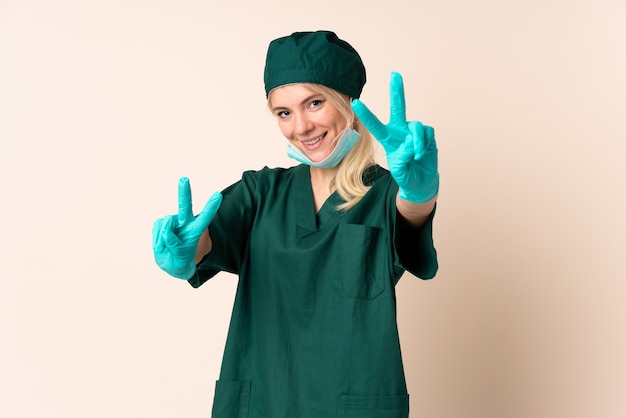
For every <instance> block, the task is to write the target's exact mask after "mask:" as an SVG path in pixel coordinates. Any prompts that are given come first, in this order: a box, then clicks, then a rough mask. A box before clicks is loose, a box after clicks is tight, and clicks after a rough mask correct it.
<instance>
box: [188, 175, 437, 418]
mask: <svg viewBox="0 0 626 418" xmlns="http://www.w3.org/2000/svg"><path fill="white" fill-rule="evenodd" d="M364 180H365V183H366V184H368V185H371V189H370V190H369V191H368V193H367V194H366V195H365V196H364V197H363V199H362V200H361V201H360V202H359V203H358V204H357V205H356V206H354V207H353V208H352V209H350V210H349V211H339V210H337V209H336V206H337V205H338V204H339V203H341V202H343V200H342V199H341V197H340V196H339V195H338V193H336V192H335V193H334V194H332V195H331V196H330V197H329V198H328V200H327V201H326V202H325V203H324V205H323V206H322V208H321V209H320V210H319V212H318V213H317V214H316V213H315V207H314V202H313V191H312V187H311V178H310V171H309V167H308V166H306V165H299V166H296V167H292V168H288V169H283V168H280V169H269V168H267V167H266V168H264V169H262V170H260V171H250V172H246V173H244V174H243V177H242V179H241V180H240V181H239V182H237V183H235V184H234V185H232V186H231V187H229V188H227V189H226V190H224V192H223V196H224V198H223V201H222V205H221V207H220V209H219V211H218V213H217V215H216V217H215V218H214V220H213V222H212V223H211V225H210V226H209V230H210V233H211V238H212V241H213V248H212V250H211V252H210V253H209V254H208V255H207V256H206V257H205V258H204V259H203V260H202V261H201V262H200V263H199V264H198V268H197V273H196V275H195V277H193V278H192V279H190V280H189V282H190V284H191V285H192V286H194V287H199V286H200V285H202V284H203V283H204V282H206V281H207V280H208V279H210V278H211V277H213V276H214V275H215V274H217V273H218V272H219V271H226V272H231V273H234V274H237V275H238V276H239V283H238V287H237V293H236V297H235V302H234V307H233V312H232V317H231V323H230V328H229V332H228V337H227V341H226V347H225V350H224V357H223V362H222V368H221V372H220V378H219V380H218V381H217V383H216V388H215V397H214V403H213V415H212V416H213V418H235V417H237V418H287V417H288V418H331V417H332V418H336V417H340V418H370V417H371V418H374V417H375V418H405V417H407V416H408V409H409V400H408V394H407V389H406V383H405V377H404V370H403V366H402V358H401V353H400V342H399V338H398V331H397V324H396V299H395V292H394V287H395V285H396V283H397V282H398V280H399V279H400V277H401V276H402V274H403V273H404V271H405V270H409V271H410V272H411V273H412V274H414V275H416V276H418V277H420V278H422V279H430V278H432V277H433V276H434V275H435V273H436V271H437V255H436V251H435V248H434V246H433V240H432V216H433V215H434V213H433V215H431V217H430V218H429V220H428V222H427V223H426V225H425V226H424V227H422V228H420V229H419V230H412V229H410V228H408V227H406V226H405V227H401V223H402V222H401V221H400V220H399V219H397V215H396V205H395V202H396V194H397V192H398V186H397V185H396V183H395V182H394V181H393V179H392V177H391V176H390V175H389V172H388V171H387V170H385V169H383V168H382V167H379V166H373V167H371V168H369V169H368V170H367V171H366V172H365V174H364Z"/></svg>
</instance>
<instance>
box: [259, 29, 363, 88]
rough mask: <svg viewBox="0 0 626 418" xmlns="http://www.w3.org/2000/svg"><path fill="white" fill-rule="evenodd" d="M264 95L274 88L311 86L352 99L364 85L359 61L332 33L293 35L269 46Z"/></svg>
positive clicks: (355, 53) (320, 32) (299, 33)
mask: <svg viewBox="0 0 626 418" xmlns="http://www.w3.org/2000/svg"><path fill="white" fill-rule="evenodd" d="M264 80H265V95H266V96H268V95H269V94H270V91H272V90H273V89H275V88H276V87H280V86H284V85H285V84H293V83H315V84H321V85H323V86H326V87H330V88H332V89H334V90H337V91H339V92H340V93H344V94H347V95H348V96H350V97H351V98H353V99H356V98H358V97H359V96H360V95H361V91H362V90H363V86H364V85H365V67H364V66H363V61H361V57H360V56H359V54H358V53H357V52H356V50H355V49H354V48H352V46H350V44H349V43H347V42H346V41H343V40H341V39H339V38H338V37H337V35H335V34H334V33H333V32H329V31H317V32H295V33H292V34H291V35H289V36H285V37H282V38H278V39H274V40H273V41H272V42H270V45H269V48H268V50H267V59H266V60H265V75H264Z"/></svg>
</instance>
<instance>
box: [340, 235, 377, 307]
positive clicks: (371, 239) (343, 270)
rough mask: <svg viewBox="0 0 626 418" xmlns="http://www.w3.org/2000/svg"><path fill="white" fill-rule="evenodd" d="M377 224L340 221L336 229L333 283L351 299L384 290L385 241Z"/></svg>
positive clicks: (370, 297)
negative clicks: (372, 225) (375, 225)
mask: <svg viewBox="0 0 626 418" xmlns="http://www.w3.org/2000/svg"><path fill="white" fill-rule="evenodd" d="M384 241H385V240H384V237H383V233H382V230H381V229H380V228H375V227H370V226H364V225H355V224H341V225H339V228H338V231H337V241H336V245H337V248H336V251H335V252H334V257H335V265H336V266H338V268H337V272H336V276H335V283H334V284H335V287H336V289H337V291H338V293H339V294H340V295H341V296H343V297H346V298H352V299H374V298H376V297H377V296H378V295H380V294H381V293H383V292H384V291H385V274H384V273H385V268H384V266H385V259H386V252H385V248H386V246H385V242H384Z"/></svg>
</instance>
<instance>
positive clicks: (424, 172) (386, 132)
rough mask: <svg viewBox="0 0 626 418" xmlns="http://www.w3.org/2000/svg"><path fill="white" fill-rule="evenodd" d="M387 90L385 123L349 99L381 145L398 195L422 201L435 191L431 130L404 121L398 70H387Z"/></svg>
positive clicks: (435, 193)
mask: <svg viewBox="0 0 626 418" xmlns="http://www.w3.org/2000/svg"><path fill="white" fill-rule="evenodd" d="M390 93H391V116H390V119H389V124H388V125H384V124H383V123H382V122H380V120H378V118H377V117H376V116H375V115H374V114H373V113H372V112H371V111H370V110H369V109H368V108H367V107H366V106H365V105H364V104H363V103H362V102H361V101H359V100H358V99H355V100H353V101H352V109H353V110H354V113H355V114H356V115H357V117H358V118H359V119H360V120H361V122H363V125H365V127H366V128H367V129H368V130H369V131H370V132H371V133H372V135H374V137H375V138H376V139H377V140H378V142H380V143H381V144H382V146H383V148H384V149H385V153H386V154H387V163H388V165H389V172H390V173H391V175H392V176H393V178H394V180H395V181H396V183H398V186H400V191H399V193H398V195H399V196H400V198H402V199H404V200H408V201H410V202H413V203H426V202H428V201H429V200H431V199H432V198H433V197H435V196H436V195H437V192H438V191H439V173H438V171H437V144H436V143H435V132H434V130H433V128H431V127H430V126H424V125H422V124H421V123H420V122H407V120H406V111H405V102H404V84H403V82H402V76H401V75H400V74H399V73H395V72H392V73H391V84H390Z"/></svg>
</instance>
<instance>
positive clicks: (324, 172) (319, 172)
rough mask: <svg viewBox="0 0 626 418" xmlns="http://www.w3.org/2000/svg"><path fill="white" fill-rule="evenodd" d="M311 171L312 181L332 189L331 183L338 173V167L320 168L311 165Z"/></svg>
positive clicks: (315, 184)
mask: <svg viewBox="0 0 626 418" xmlns="http://www.w3.org/2000/svg"><path fill="white" fill-rule="evenodd" d="M309 171H310V173H311V183H312V184H313V185H314V186H318V187H320V186H322V187H323V186H326V189H327V190H330V184H331V182H333V180H334V179H335V176H336V175H337V167H333V168H318V167H309Z"/></svg>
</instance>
